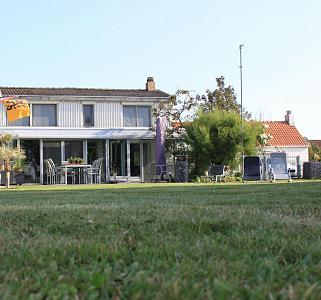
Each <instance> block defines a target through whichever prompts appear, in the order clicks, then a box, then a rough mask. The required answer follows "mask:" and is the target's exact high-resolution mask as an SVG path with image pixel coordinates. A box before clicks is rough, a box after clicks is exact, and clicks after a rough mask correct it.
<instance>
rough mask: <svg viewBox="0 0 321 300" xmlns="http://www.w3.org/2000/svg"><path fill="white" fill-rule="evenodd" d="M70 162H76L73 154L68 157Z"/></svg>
mask: <svg viewBox="0 0 321 300" xmlns="http://www.w3.org/2000/svg"><path fill="white" fill-rule="evenodd" d="M67 161H68V162H69V163H70V164H75V157H73V156H71V157H69V158H68V159H67Z"/></svg>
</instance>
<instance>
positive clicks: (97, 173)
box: [85, 158, 103, 184]
mask: <svg viewBox="0 0 321 300" xmlns="http://www.w3.org/2000/svg"><path fill="white" fill-rule="evenodd" d="M102 165H103V158H98V159H96V160H95V161H94V162H93V164H92V165H91V167H90V168H88V169H86V170H85V172H86V174H85V176H86V178H87V180H88V179H89V182H90V184H93V183H101V171H102Z"/></svg>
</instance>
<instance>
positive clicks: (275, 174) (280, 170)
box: [269, 152, 292, 182]
mask: <svg viewBox="0 0 321 300" xmlns="http://www.w3.org/2000/svg"><path fill="white" fill-rule="evenodd" d="M269 176H270V180H271V182H272V181H273V182H274V181H275V180H288V181H289V182H290V181H292V179H291V173H290V169H288V167H287V162H286V153H282V152H275V153H271V154H270V168H269Z"/></svg>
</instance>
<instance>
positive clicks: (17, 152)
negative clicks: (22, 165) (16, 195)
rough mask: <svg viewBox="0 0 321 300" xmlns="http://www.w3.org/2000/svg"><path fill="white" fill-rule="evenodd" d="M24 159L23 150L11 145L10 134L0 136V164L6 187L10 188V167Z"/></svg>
mask: <svg viewBox="0 0 321 300" xmlns="http://www.w3.org/2000/svg"><path fill="white" fill-rule="evenodd" d="M24 158H25V153H24V150H22V149H19V148H17V147H15V146H14V145H13V138H12V136H11V135H10V134H7V133H4V134H2V135H0V162H1V165H2V169H4V170H5V173H6V187H7V188H9V186H10V171H11V165H14V163H15V162H17V161H20V160H22V159H24Z"/></svg>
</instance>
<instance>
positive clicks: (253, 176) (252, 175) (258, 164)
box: [243, 156, 263, 182]
mask: <svg viewBox="0 0 321 300" xmlns="http://www.w3.org/2000/svg"><path fill="white" fill-rule="evenodd" d="M262 176H263V166H262V160H261V159H260V157H258V156H246V157H244V170H243V182H244V181H246V180H253V181H255V180H257V181H262Z"/></svg>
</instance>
